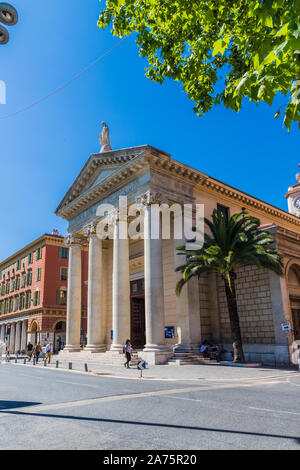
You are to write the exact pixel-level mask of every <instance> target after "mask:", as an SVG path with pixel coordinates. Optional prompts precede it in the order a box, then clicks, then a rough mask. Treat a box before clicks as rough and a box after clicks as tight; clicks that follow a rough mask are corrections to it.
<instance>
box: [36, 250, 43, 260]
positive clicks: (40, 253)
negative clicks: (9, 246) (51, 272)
mask: <svg viewBox="0 0 300 470" xmlns="http://www.w3.org/2000/svg"><path fill="white" fill-rule="evenodd" d="M41 258H42V247H40V248H37V250H36V251H35V259H36V260H39V259H41Z"/></svg>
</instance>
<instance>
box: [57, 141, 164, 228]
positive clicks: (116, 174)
mask: <svg viewBox="0 0 300 470" xmlns="http://www.w3.org/2000/svg"><path fill="white" fill-rule="evenodd" d="M151 157H155V158H157V159H160V158H163V159H166V161H169V158H170V156H169V154H167V153H165V152H163V151H161V150H158V149H156V148H154V147H151V146H149V145H141V146H139V147H130V148H126V149H120V150H111V151H107V152H104V153H99V154H92V155H91V156H90V158H89V159H88V161H87V162H86V164H85V165H84V167H83V168H82V170H81V172H80V173H79V175H78V176H77V178H76V179H75V181H74V182H73V184H72V185H71V187H70V189H69V190H68V191H67V193H66V195H65V196H64V198H63V199H62V201H61V202H60V204H59V206H58V207H57V209H56V211H55V213H56V214H57V215H59V216H61V217H63V218H67V219H68V220H69V217H70V216H71V214H73V213H75V212H76V211H77V210H80V209H81V208H82V207H83V205H89V204H91V201H92V200H96V199H97V198H99V195H100V194H107V193H108V192H109V191H111V188H112V187H113V186H114V185H119V184H120V182H121V181H123V180H124V181H125V180H126V178H131V176H132V174H134V173H136V172H139V171H140V170H141V168H143V167H144V166H147V165H148V163H149V160H148V158H151Z"/></svg>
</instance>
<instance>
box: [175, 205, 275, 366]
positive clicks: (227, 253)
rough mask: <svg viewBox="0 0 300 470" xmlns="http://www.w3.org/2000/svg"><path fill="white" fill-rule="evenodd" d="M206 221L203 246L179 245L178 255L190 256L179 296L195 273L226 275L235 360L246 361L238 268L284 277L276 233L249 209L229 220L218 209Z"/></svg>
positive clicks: (179, 288) (224, 277) (178, 269)
mask: <svg viewBox="0 0 300 470" xmlns="http://www.w3.org/2000/svg"><path fill="white" fill-rule="evenodd" d="M205 224H206V226H207V227H208V229H209V232H210V234H207V233H205V234H204V245H203V247H202V248H201V249H196V250H190V249H189V250H187V249H186V248H185V246H179V247H177V250H179V252H178V254H179V255H185V256H186V263H185V264H184V265H182V266H179V267H178V268H177V269H176V271H179V272H181V273H182V279H181V280H180V281H179V282H178V284H177V286H176V292H177V294H178V295H179V294H180V292H181V290H182V288H183V286H184V284H186V283H187V282H188V281H189V280H190V279H191V278H192V277H193V276H200V275H201V274H202V273H209V272H215V273H218V274H220V275H221V276H222V278H223V280H224V287H225V292H226V298H227V306H228V312H229V319H230V326H231V332H232V339H233V342H234V361H235V362H244V353H243V347H242V337H241V332H240V324H239V316H238V308H237V297H236V289H235V279H236V277H237V275H238V270H239V269H240V268H243V267H245V266H257V267H258V268H266V269H269V270H270V271H273V272H275V273H276V274H278V275H279V276H282V274H283V269H282V268H283V264H282V256H281V254H280V253H278V251H276V250H275V249H274V248H273V247H272V245H273V244H274V237H273V235H272V234H271V233H270V232H268V231H266V230H261V229H260V228H259V226H260V221H259V220H258V219H256V218H255V217H252V216H250V215H247V214H246V212H245V211H243V212H240V213H237V214H233V215H232V217H230V219H229V220H227V218H226V217H225V215H224V214H223V212H221V211H217V210H214V212H213V214H212V220H208V219H205Z"/></svg>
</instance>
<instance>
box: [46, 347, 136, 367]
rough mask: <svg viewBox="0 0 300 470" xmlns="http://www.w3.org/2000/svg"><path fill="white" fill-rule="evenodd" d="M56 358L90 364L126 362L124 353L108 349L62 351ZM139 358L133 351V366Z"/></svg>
mask: <svg viewBox="0 0 300 470" xmlns="http://www.w3.org/2000/svg"><path fill="white" fill-rule="evenodd" d="M54 357H55V358H56V360H58V361H61V362H74V363H75V362H79V363H89V364H95V365H96V364H103V365H106V364H107V365H123V364H124V362H125V356H124V354H123V353H119V352H117V351H106V352H102V353H93V352H91V351H85V350H83V351H79V352H68V351H60V353H59V354H58V355H57V356H54ZM138 360H139V357H138V353H137V352H136V351H133V352H132V355H131V362H130V364H131V365H132V366H135V365H137V362H138Z"/></svg>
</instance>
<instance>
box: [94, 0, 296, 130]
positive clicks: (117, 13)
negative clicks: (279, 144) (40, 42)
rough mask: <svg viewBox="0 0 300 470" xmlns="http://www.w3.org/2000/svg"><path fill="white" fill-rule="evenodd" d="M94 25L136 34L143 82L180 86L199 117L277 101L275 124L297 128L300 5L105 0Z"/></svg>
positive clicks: (288, 0) (247, 0) (281, 0)
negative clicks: (216, 109)
mask: <svg viewBox="0 0 300 470" xmlns="http://www.w3.org/2000/svg"><path fill="white" fill-rule="evenodd" d="M100 1H101V0H100ZM98 24H99V27H101V28H105V27H106V26H109V25H110V26H111V30H112V33H113V34H114V35H117V36H119V37H124V36H127V35H129V34H131V33H132V32H136V33H137V45H138V46H139V49H140V54H141V55H142V56H143V57H147V58H148V62H149V66H148V68H147V77H148V78H150V79H151V80H154V81H156V82H159V83H163V81H164V80H165V79H166V78H170V79H174V80H176V81H179V82H182V85H183V88H184V90H185V91H186V93H187V95H188V97H189V98H190V99H191V100H193V101H194V103H195V107H194V110H195V112H196V113H197V114H198V115H199V116H201V115H204V114H205V113H206V112H207V111H209V110H210V109H211V108H212V107H213V106H214V105H217V104H220V103H224V105H225V106H226V107H227V108H231V109H232V110H234V111H239V109H240V107H241V105H242V102H243V99H245V98H246V97H248V98H249V99H250V100H251V101H254V102H255V103H258V102H259V101H264V102H266V103H268V104H269V105H271V104H272V101H273V99H274V97H275V96H276V95H277V94H278V93H283V95H285V96H286V98H285V99H284V100H283V104H282V106H281V108H280V109H279V110H278V111H277V113H276V114H275V118H278V117H279V115H280V114H281V113H282V114H283V115H284V123H285V126H286V127H287V129H288V130H289V129H290V126H291V123H292V121H297V122H298V126H299V128H300V0H107V1H106V8H105V9H104V10H103V11H102V12H101V14H100V18H99V23H98Z"/></svg>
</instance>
